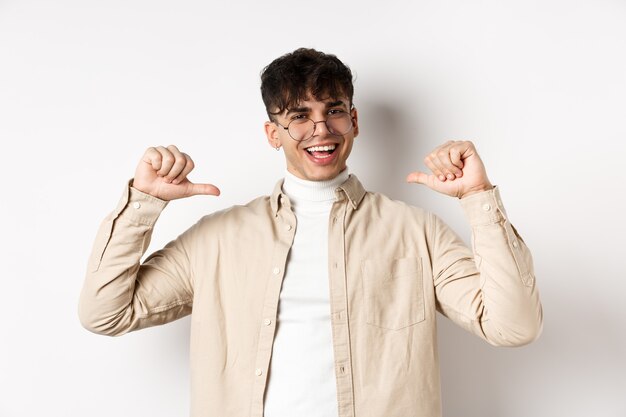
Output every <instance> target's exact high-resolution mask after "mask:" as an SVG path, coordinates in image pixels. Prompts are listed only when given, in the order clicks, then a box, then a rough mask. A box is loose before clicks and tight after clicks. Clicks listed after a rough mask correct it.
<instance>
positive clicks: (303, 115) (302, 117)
mask: <svg viewBox="0 0 626 417" xmlns="http://www.w3.org/2000/svg"><path fill="white" fill-rule="evenodd" d="M302 119H306V115H305V114H295V115H293V116H292V117H291V120H302Z"/></svg>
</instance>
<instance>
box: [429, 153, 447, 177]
mask: <svg viewBox="0 0 626 417" xmlns="http://www.w3.org/2000/svg"><path fill="white" fill-rule="evenodd" d="M424 163H425V164H426V166H427V167H428V169H430V170H431V171H432V172H433V174H434V175H436V176H437V178H439V180H440V181H445V180H446V176H445V174H444V172H443V166H442V165H441V163H440V162H439V158H438V157H437V154H436V153H435V152H433V153H431V154H430V155H428V156H427V157H426V158H424Z"/></svg>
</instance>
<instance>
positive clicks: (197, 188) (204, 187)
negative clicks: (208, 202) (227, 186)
mask: <svg viewBox="0 0 626 417" xmlns="http://www.w3.org/2000/svg"><path fill="white" fill-rule="evenodd" d="M189 187H190V188H189V195H190V196H192V195H215V196H218V195H220V189H219V188H217V187H216V186H215V185H213V184H194V183H190V184H189Z"/></svg>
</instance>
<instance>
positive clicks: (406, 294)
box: [362, 258, 424, 330]
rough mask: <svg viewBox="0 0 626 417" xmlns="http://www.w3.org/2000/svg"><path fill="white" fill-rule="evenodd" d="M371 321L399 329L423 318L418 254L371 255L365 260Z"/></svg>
mask: <svg viewBox="0 0 626 417" xmlns="http://www.w3.org/2000/svg"><path fill="white" fill-rule="evenodd" d="M362 272H363V275H362V277H363V293H364V302H365V306H364V307H365V312H366V320H367V323H368V324H371V325H374V326H378V327H382V328H385V329H391V330H398V329H402V328H404V327H408V326H411V325H413V324H416V323H419V322H421V321H423V320H424V286H423V282H422V280H423V278H422V264H421V262H420V259H419V258H401V259H392V260H388V259H385V260H381V259H370V260H367V261H365V262H364V263H363V266H362Z"/></svg>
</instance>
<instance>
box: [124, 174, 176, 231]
mask: <svg viewBox="0 0 626 417" xmlns="http://www.w3.org/2000/svg"><path fill="white" fill-rule="evenodd" d="M132 184H133V179H132V178H131V179H130V180H128V183H127V184H126V188H125V189H124V193H123V194H122V197H121V198H120V201H119V203H118V204H117V208H116V210H115V212H116V214H117V216H116V217H123V218H125V219H126V220H128V221H130V222H133V223H139V224H143V225H146V226H154V224H155V223H156V221H157V219H158V218H159V215H160V214H161V212H162V211H163V209H165V207H166V206H167V203H169V202H168V201H165V200H161V199H160V198H156V197H153V196H151V195H150V194H146V193H144V192H141V191H139V190H138V189H136V188H134V187H133V186H132Z"/></svg>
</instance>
